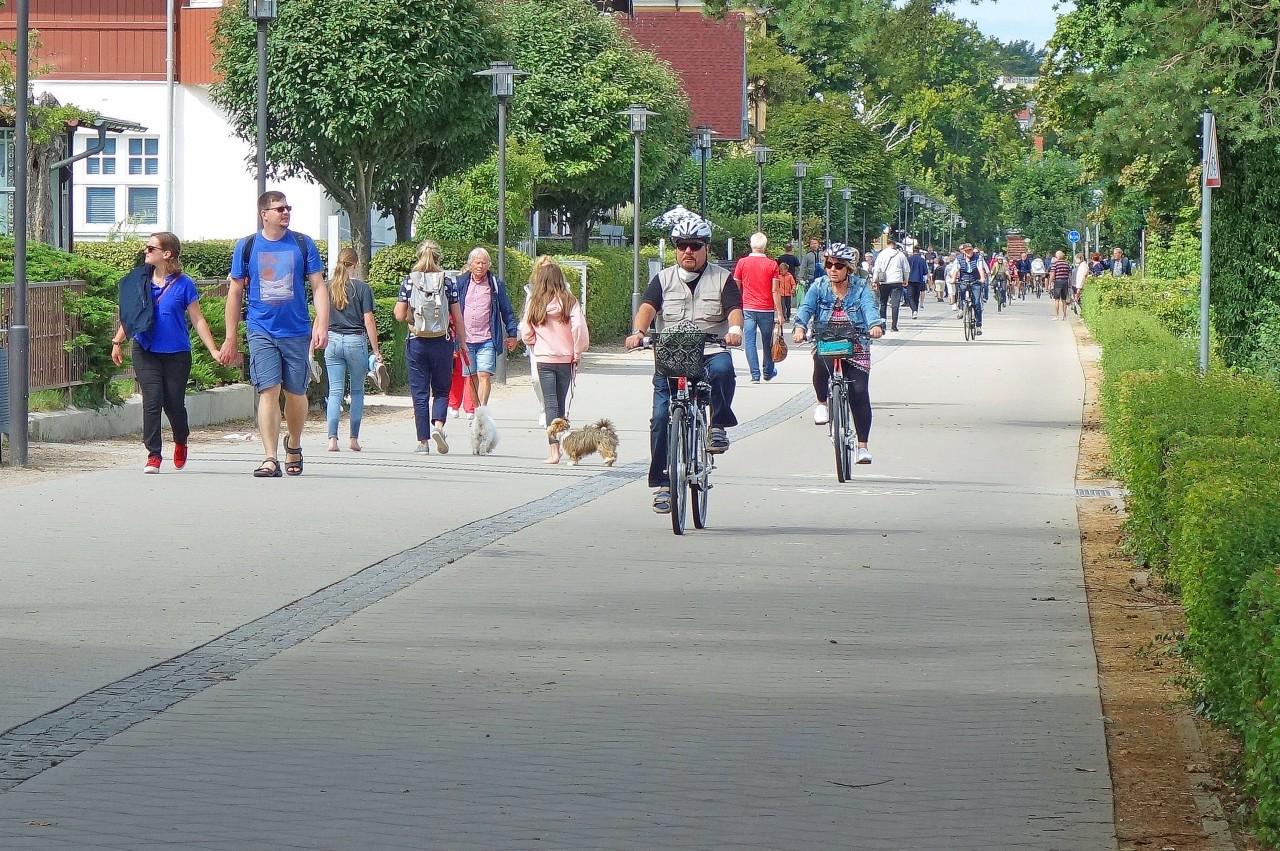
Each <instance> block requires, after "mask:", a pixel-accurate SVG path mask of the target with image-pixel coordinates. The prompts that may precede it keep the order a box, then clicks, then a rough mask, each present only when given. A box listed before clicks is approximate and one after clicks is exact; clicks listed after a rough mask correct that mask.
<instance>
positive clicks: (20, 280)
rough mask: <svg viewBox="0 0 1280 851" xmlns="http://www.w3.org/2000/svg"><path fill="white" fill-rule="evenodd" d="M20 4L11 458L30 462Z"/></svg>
mask: <svg viewBox="0 0 1280 851" xmlns="http://www.w3.org/2000/svg"><path fill="white" fill-rule="evenodd" d="M15 6H16V8H15V9H14V13H15V17H16V21H15V26H16V28H17V37H18V44H17V54H18V55H17V57H16V58H17V61H18V67H17V68H16V69H15V73H16V76H17V85H16V86H15V87H14V88H15V93H16V95H17V97H16V100H17V102H16V103H15V104H14V122H13V128H14V134H13V135H14V139H13V147H14V158H13V160H14V162H15V163H16V167H15V168H14V172H13V190H14V191H13V199H14V201H13V203H14V204H16V205H17V209H16V210H14V211H13V318H12V320H11V321H10V323H9V343H8V345H9V463H10V464H12V465H13V466H15V467H25V466H27V434H28V432H27V410H28V408H29V407H30V404H31V394H30V389H31V373H30V366H29V361H30V356H31V328H30V326H28V325H27V160H28V157H27V132H28V128H27V80H28V77H29V75H30V70H31V67H30V54H29V51H30V45H31V41H30V38H29V36H28V33H29V31H30V20H31V18H30V4H29V0H18V2H17V3H16V4H15Z"/></svg>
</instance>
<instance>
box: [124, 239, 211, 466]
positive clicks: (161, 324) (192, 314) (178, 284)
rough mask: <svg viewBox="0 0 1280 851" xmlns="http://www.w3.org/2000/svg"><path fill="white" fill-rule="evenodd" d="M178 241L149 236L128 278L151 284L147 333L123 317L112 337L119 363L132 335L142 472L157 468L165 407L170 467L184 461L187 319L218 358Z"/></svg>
mask: <svg viewBox="0 0 1280 851" xmlns="http://www.w3.org/2000/svg"><path fill="white" fill-rule="evenodd" d="M181 255H182V243H180V242H178V238H177V237H176V236H174V235H173V234H171V233H169V232H168V231H161V232H160V233H153V234H151V236H150V238H149V239H147V247H146V250H145V252H144V254H143V265H142V266H141V267H139V268H137V269H134V270H133V272H130V273H129V275H130V277H136V278H137V279H138V281H139V284H140V285H142V286H150V287H151V303H152V320H151V327H150V328H149V329H148V330H146V331H137V332H136V333H132V332H133V329H128V330H126V328H125V325H124V323H123V321H122V322H121V324H120V325H119V327H117V328H116V333H115V337H114V338H113V339H112V340H111V361H112V362H113V363H114V364H115V365H116V366H120V364H122V363H123V362H124V354H123V353H122V352H121V350H120V347H121V346H122V345H123V344H124V341H125V340H126V339H128V338H130V337H132V338H133V352H132V355H131V359H132V361H133V374H134V377H135V378H136V379H137V382H138V389H139V390H140V391H141V392H142V442H143V444H144V445H145V446H146V447H147V463H146V465H145V466H144V467H143V468H142V472H144V473H158V472H160V458H161V455H160V449H161V443H160V411H161V410H162V409H163V410H164V413H165V416H167V417H168V418H169V426H170V428H172V429H173V444H174V445H173V466H174V467H176V468H177V469H179V470H181V469H182V468H183V467H185V466H186V464H187V438H188V437H189V436H190V434H191V429H190V428H189V427H188V426H187V401H186V393H187V379H189V378H190V377H191V334H190V331H189V330H188V327H187V319H188V318H190V320H191V325H192V327H194V328H195V329H196V334H198V335H199V337H200V342H202V343H204V346H205V348H206V349H208V350H209V354H210V355H212V356H213V357H214V359H217V357H218V345H217V344H216V343H214V341H213V334H211V333H210V332H209V323H208V322H206V321H205V318H204V314H203V313H201V312H200V293H198V292H196V285H195V282H194V281H192V280H191V278H190V277H189V276H187V275H185V274H183V271H182V260H181Z"/></svg>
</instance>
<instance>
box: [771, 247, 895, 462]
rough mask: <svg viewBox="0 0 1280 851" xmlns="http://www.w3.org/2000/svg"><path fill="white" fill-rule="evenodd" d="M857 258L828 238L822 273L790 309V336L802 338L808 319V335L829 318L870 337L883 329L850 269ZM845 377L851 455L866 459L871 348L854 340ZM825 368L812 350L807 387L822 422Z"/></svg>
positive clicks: (867, 293)
mask: <svg viewBox="0 0 1280 851" xmlns="http://www.w3.org/2000/svg"><path fill="white" fill-rule="evenodd" d="M857 262H858V252H857V251H855V250H854V249H852V248H850V247H849V246H847V245H845V244H844V243H842V242H834V243H832V244H831V247H830V248H829V249H827V258H826V262H825V263H824V264H823V269H824V270H825V271H826V275H825V276H823V277H821V278H818V279H817V280H815V281H814V282H813V286H812V287H811V288H810V289H809V292H807V293H805V297H804V304H802V305H800V309H799V310H798V311H797V312H796V329H795V333H794V334H793V336H792V338H791V339H792V340H793V341H794V342H795V343H797V344H799V343H803V342H804V339H805V336H806V329H807V328H808V326H809V323H810V322H812V323H813V335H814V336H817V335H818V333H820V332H821V331H822V329H824V328H826V326H827V324H828V323H830V322H848V323H850V324H852V325H853V326H854V327H856V328H865V329H868V333H869V334H870V336H871V338H872V339H879V338H880V337H882V336H883V335H884V320H883V319H881V318H880V305H879V304H878V303H877V301H876V297H875V296H874V295H872V294H871V289H870V288H869V287H868V286H867V282H866V281H865V280H863V279H862V278H859V277H857V276H856V275H854V274H853V272H854V269H855V267H856V264H857ZM842 369H843V371H844V375H845V378H846V379H848V381H849V407H850V408H851V409H852V410H851V413H852V415H853V428H854V431H855V432H857V435H858V447H857V449H856V450H854V461H855V463H858V464H870V463H871V451H870V450H869V449H868V448H867V440H868V438H869V437H870V436H871V393H870V390H869V387H868V382H869V379H870V377H871V352H870V350H868V349H866V348H865V344H857V345H855V349H854V354H853V357H852V358H846V359H845V361H844V365H843V367H842ZM830 380H831V370H830V369H829V368H828V367H827V364H826V362H825V361H824V360H823V359H822V358H820V357H818V353H817V349H816V347H815V350H814V353H813V392H814V393H815V394H816V395H817V397H818V404H817V406H816V407H815V408H814V409H813V421H814V423H816V424H817V425H825V424H826V423H827V422H828V421H829V420H830V412H829V411H828V410H827V391H828V389H829V388H828V385H829V383H830Z"/></svg>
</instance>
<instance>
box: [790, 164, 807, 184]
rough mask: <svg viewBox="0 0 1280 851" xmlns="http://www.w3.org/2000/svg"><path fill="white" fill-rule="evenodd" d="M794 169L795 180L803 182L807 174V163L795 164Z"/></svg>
mask: <svg viewBox="0 0 1280 851" xmlns="http://www.w3.org/2000/svg"><path fill="white" fill-rule="evenodd" d="M794 168H795V171H796V180H804V178H805V175H807V174H808V173H809V164H808V163H796V164H795V166H794Z"/></svg>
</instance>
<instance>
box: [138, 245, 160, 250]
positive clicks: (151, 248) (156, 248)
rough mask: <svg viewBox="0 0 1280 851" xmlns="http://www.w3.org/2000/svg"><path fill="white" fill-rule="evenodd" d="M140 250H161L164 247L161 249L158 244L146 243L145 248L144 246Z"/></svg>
mask: <svg viewBox="0 0 1280 851" xmlns="http://www.w3.org/2000/svg"><path fill="white" fill-rule="evenodd" d="M142 250H143V251H144V252H150V251H163V250H164V249H163V248H161V247H160V246H158V245H148V246H147V247H146V248H144V249H142Z"/></svg>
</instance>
